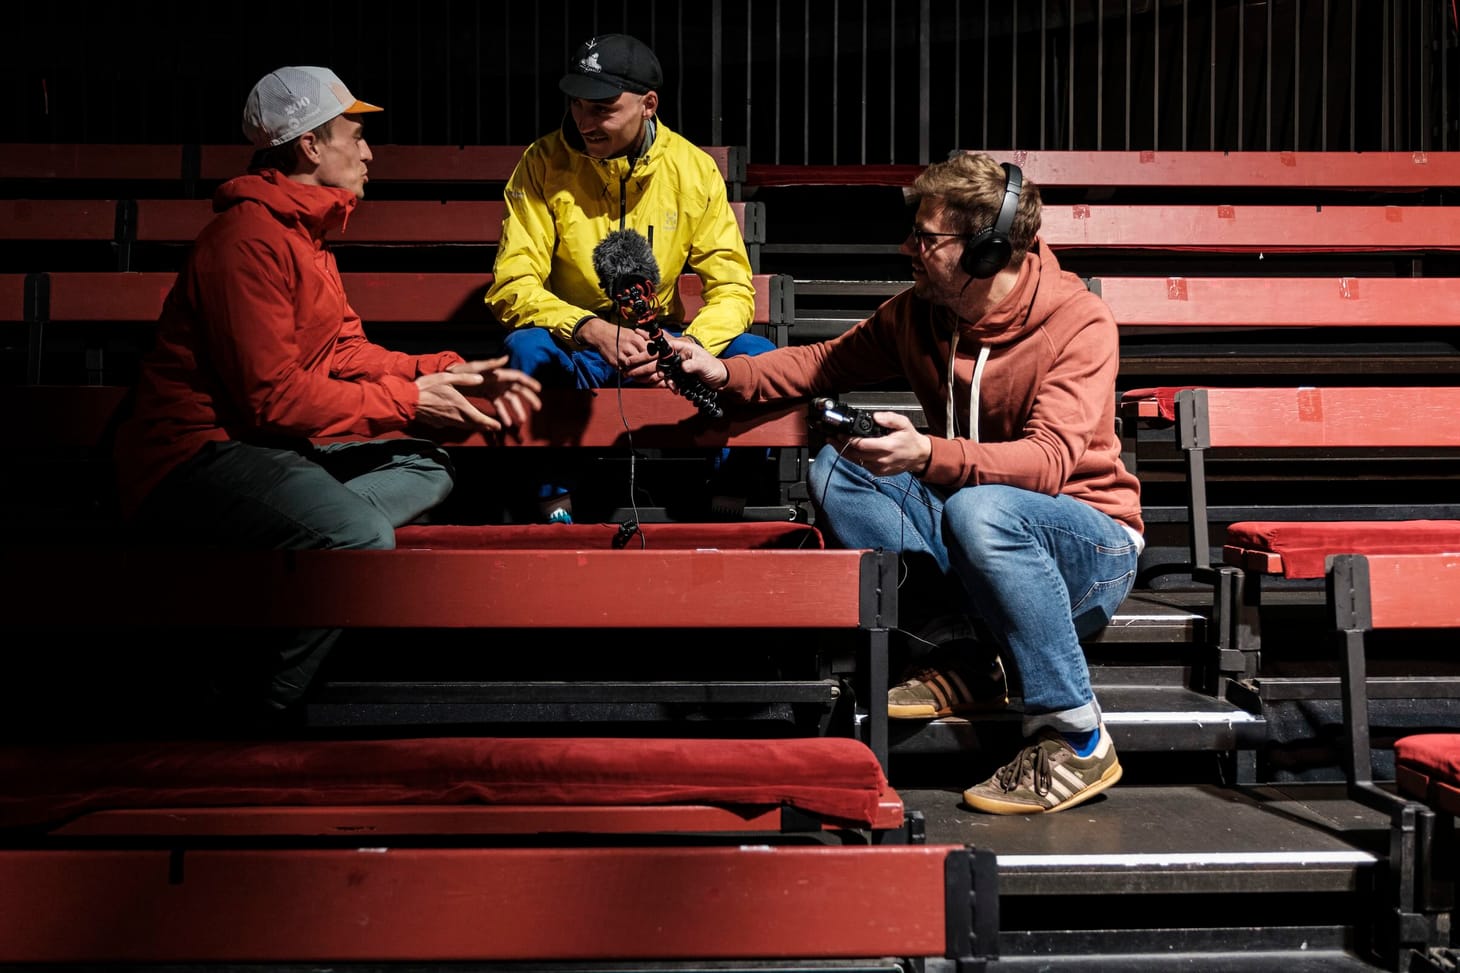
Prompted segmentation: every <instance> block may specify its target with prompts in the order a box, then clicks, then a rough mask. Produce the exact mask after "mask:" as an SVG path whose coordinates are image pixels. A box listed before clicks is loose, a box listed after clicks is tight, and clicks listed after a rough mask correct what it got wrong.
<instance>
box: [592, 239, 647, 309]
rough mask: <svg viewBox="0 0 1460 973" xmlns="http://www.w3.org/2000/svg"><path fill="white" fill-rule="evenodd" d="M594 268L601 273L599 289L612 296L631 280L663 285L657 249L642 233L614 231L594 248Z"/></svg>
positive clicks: (599, 274) (599, 275)
mask: <svg viewBox="0 0 1460 973" xmlns="http://www.w3.org/2000/svg"><path fill="white" fill-rule="evenodd" d="M593 269H594V270H595V271H597V273H598V286H599V287H601V288H603V292H604V293H605V294H608V295H610V296H612V295H613V294H615V293H616V292H617V291H619V290H621V289H622V287H623V283H624V282H625V281H626V280H628V281H632V282H633V283H638V282H640V281H645V280H647V281H649V283H650V284H652V285H653V286H654V287H655V288H657V287H658V286H659V263H658V261H656V260H655V259H654V248H653V247H651V246H649V241H648V240H646V239H645V238H644V235H643V234H642V233H640V232H639V231H638V230H611V231H610V232H609V234H608V236H606V237H604V238H603V239H602V240H601V241H600V242H599V244H598V246H596V247H594V248H593Z"/></svg>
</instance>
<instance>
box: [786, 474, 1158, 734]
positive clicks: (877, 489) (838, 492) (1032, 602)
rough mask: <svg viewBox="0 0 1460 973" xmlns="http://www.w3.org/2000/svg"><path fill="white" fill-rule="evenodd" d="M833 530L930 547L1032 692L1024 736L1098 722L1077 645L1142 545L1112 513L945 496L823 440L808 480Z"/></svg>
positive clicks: (1029, 499) (1114, 602)
mask: <svg viewBox="0 0 1460 973" xmlns="http://www.w3.org/2000/svg"><path fill="white" fill-rule="evenodd" d="M809 479H810V482H809V485H810V488H811V496H812V500H813V502H814V503H815V504H816V506H817V508H818V510H819V511H820V512H821V515H822V516H821V519H819V521H818V523H824V526H825V529H826V531H827V532H828V533H829V534H830V535H831V536H832V537H833V538H834V539H835V540H836V542H838V543H840V544H841V545H843V546H845V547H866V548H881V549H884V550H895V551H901V552H926V553H928V554H930V555H932V557H933V558H934V559H935V560H936V562H937V563H938V565H939V566H940V567H941V568H942V569H943V570H944V571H948V572H951V573H952V575H953V576H955V577H956V578H957V579H958V580H959V581H960V582H961V584H962V587H963V590H964V591H965V592H966V594H967V596H968V599H969V603H968V605H967V606H966V607H967V608H968V609H969V610H970V611H971V612H972V613H973V614H975V615H977V616H978V617H979V618H981V619H983V621H984V622H985V623H986V624H987V625H988V627H989V628H990V629H991V630H992V631H993V632H994V633H995V634H996V635H997V636H998V637H999V638H1000V639H1002V640H1003V643H1004V645H1005V647H1006V648H1007V649H1008V651H1009V654H1010V656H1011V657H1012V660H1013V663H1014V665H1015V667H1016V668H1017V670H1018V673H1019V677H1020V681H1021V684H1022V686H1023V690H1024V708H1025V718H1024V731H1025V733H1026V734H1032V733H1033V732H1034V731H1035V730H1037V729H1038V728H1039V727H1041V726H1052V727H1054V728H1055V729H1058V730H1068V731H1079V730H1091V729H1094V728H1095V727H1096V726H1097V725H1098V724H1099V720H1100V710H1099V705H1098V703H1097V702H1096V701H1095V696H1094V692H1093V691H1092V690H1091V688H1090V673H1089V669H1088V667H1087V666H1086V663H1085V655H1084V651H1083V650H1082V648H1081V647H1080V639H1081V638H1082V637H1085V636H1088V635H1091V634H1093V633H1094V632H1096V631H1098V630H1099V629H1100V628H1101V627H1103V626H1104V625H1105V624H1106V623H1108V622H1109V621H1110V619H1111V617H1112V616H1113V615H1114V613H1115V610H1116V609H1117V608H1118V607H1119V606H1120V603H1121V602H1122V601H1123V600H1124V599H1125V597H1126V595H1128V594H1129V593H1130V590H1131V587H1132V585H1133V584H1134V583H1135V575H1136V562H1137V559H1138V557H1139V553H1140V552H1139V548H1138V545H1137V544H1136V542H1135V540H1134V539H1133V538H1132V537H1131V536H1130V534H1129V533H1127V532H1126V530H1125V529H1124V528H1123V527H1122V526H1121V525H1120V524H1119V523H1118V522H1116V521H1115V520H1114V519H1112V518H1110V517H1108V516H1106V515H1105V514H1103V513H1101V512H1100V511H1098V510H1096V509H1094V508H1093V507H1091V506H1089V505H1088V504H1084V503H1081V502H1080V501H1078V500H1074V499H1072V498H1070V497H1066V496H1057V497H1050V496H1045V495H1044V494H1041V493H1035V492H1033V491H1030V490H1021V489H1019V488H1017V487H1010V486H1003V485H999V484H987V485H983V486H973V487H963V488H962V489H959V490H954V491H953V492H952V493H951V494H948V495H946V496H944V495H943V494H942V493H941V492H940V491H938V490H937V489H935V488H930V487H928V486H927V485H926V484H924V483H922V482H921V481H920V480H918V479H917V478H916V477H914V476H912V475H910V474H906V473H903V474H899V475H897V476H891V477H875V476H873V475H872V474H871V473H868V472H867V471H866V470H864V469H863V468H862V467H860V466H858V465H856V464H855V463H852V462H850V461H848V460H845V459H842V458H841V457H839V456H838V455H837V452H836V450H835V449H834V448H833V447H831V446H827V447H825V448H823V449H822V451H821V452H820V453H818V454H817V457H816V461H815V463H813V465H812V473H811V477H810V478H809Z"/></svg>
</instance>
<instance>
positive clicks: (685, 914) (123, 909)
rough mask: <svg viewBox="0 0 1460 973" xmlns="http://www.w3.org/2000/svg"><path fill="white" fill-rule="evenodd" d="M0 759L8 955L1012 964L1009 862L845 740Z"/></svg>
mask: <svg viewBox="0 0 1460 973" xmlns="http://www.w3.org/2000/svg"><path fill="white" fill-rule="evenodd" d="M0 768H3V769H4V774H5V777H6V780H7V787H6V792H5V794H4V796H3V797H0V905H3V908H0V962H3V963H6V964H10V963H17V964H87V963H130V964H183V965H187V966H190V967H195V966H199V965H218V964H240V963H248V964H281V963H310V964H317V963H367V962H373V963H392V964H394V963H451V962H458V963H459V962H476V963H483V962H486V963H494V962H501V963H516V964H519V965H531V966H532V967H533V968H534V969H550V968H561V969H573V968H581V964H582V963H584V962H588V961H593V962H598V963H602V962H612V963H617V964H623V965H630V964H636V963H652V964H653V965H654V967H655V968H659V969H675V968H686V967H687V968H696V969H701V968H704V966H705V964H707V963H714V964H729V963H734V964H736V965H737V967H738V968H754V967H757V966H761V965H765V966H770V967H775V968H784V966H785V965H786V964H787V963H789V962H802V963H804V962H811V963H818V964H821V965H826V964H828V963H831V962H834V961H840V962H842V963H847V964H853V961H854V960H855V964H854V965H856V967H857V968H862V965H863V964H869V963H871V964H875V965H876V966H877V968H879V969H880V968H887V966H888V964H892V966H893V967H894V968H900V969H908V970H911V969H914V968H918V969H920V968H922V964H923V963H925V962H928V961H934V960H936V961H941V962H947V963H949V964H950V966H956V967H957V968H959V969H967V970H977V969H982V968H984V966H985V964H986V963H987V962H989V961H991V960H992V959H993V958H995V957H996V956H997V950H998V943H997V931H998V882H997V869H996V866H995V862H994V857H993V855H992V854H990V853H989V852H987V851H983V850H980V849H976V848H973V847H970V846H966V845H947V844H927V843H924V842H923V840H922V830H921V818H920V816H919V815H918V814H917V813H916V812H909V811H907V810H905V809H904V807H903V805H902V802H901V799H900V797H899V796H898V794H897V793H896V791H894V790H893V789H892V788H891V787H890V786H889V785H888V783H887V780H886V777H885V776H884V774H883V772H882V768H881V767H880V765H879V764H878V762H877V761H876V759H875V758H874V757H873V756H872V754H871V753H870V751H868V750H867V748H866V747H865V746H863V745H862V744H860V743H857V742H855V741H852V740H845V739H801V740H733V739H732V740H685V739H660V740H643V739H610V738H606V739H556V738H534V737H516V738H492V737H434V738H404V739H375V740H329V741H318V740H316V741H299V740H272V741H271V740H255V741H247V740H241V741H206V742H194V743H179V742H148V741H141V742H128V743H71V744H58V743H50V744H31V745H11V746H5V747H0ZM859 957H860V958H861V959H860V960H858V959H857V958H859ZM575 964H576V966H575Z"/></svg>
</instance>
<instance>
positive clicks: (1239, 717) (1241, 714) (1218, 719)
mask: <svg viewBox="0 0 1460 973" xmlns="http://www.w3.org/2000/svg"><path fill="white" fill-rule="evenodd" d="M1104 718H1105V722H1106V723H1107V724H1109V725H1111V726H1114V725H1116V724H1118V723H1256V722H1258V718H1257V717H1256V716H1255V715H1253V714H1252V713H1248V712H1246V711H1243V710H1237V711H1235V712H1226V711H1222V712H1215V713H1187V712H1175V711H1172V712H1164V713H1162V712H1147V713H1142V712H1132V713H1111V712H1106V713H1105V714H1104Z"/></svg>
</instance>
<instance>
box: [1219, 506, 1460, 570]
mask: <svg viewBox="0 0 1460 973" xmlns="http://www.w3.org/2000/svg"><path fill="white" fill-rule="evenodd" d="M1227 546H1228V547H1229V548H1238V549H1240V550H1241V552H1242V553H1245V552H1257V553H1272V554H1276V555H1278V556H1279V557H1281V558H1282V574H1283V577H1286V578H1321V577H1323V571H1324V568H1325V567H1326V565H1325V563H1324V561H1325V558H1327V557H1328V556H1329V555H1330V554H1430V553H1436V552H1441V551H1460V520H1362V521H1360V520H1343V521H1291V522H1289V521H1257V520H1244V521H1239V522H1238V523H1235V524H1232V525H1230V526H1229V527H1228V528H1227ZM1239 556H1240V554H1239ZM1230 560H1231V559H1230V558H1229V561H1230ZM1242 563H1243V564H1244V566H1251V563H1252V562H1251V561H1250V560H1244V561H1242Z"/></svg>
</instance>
